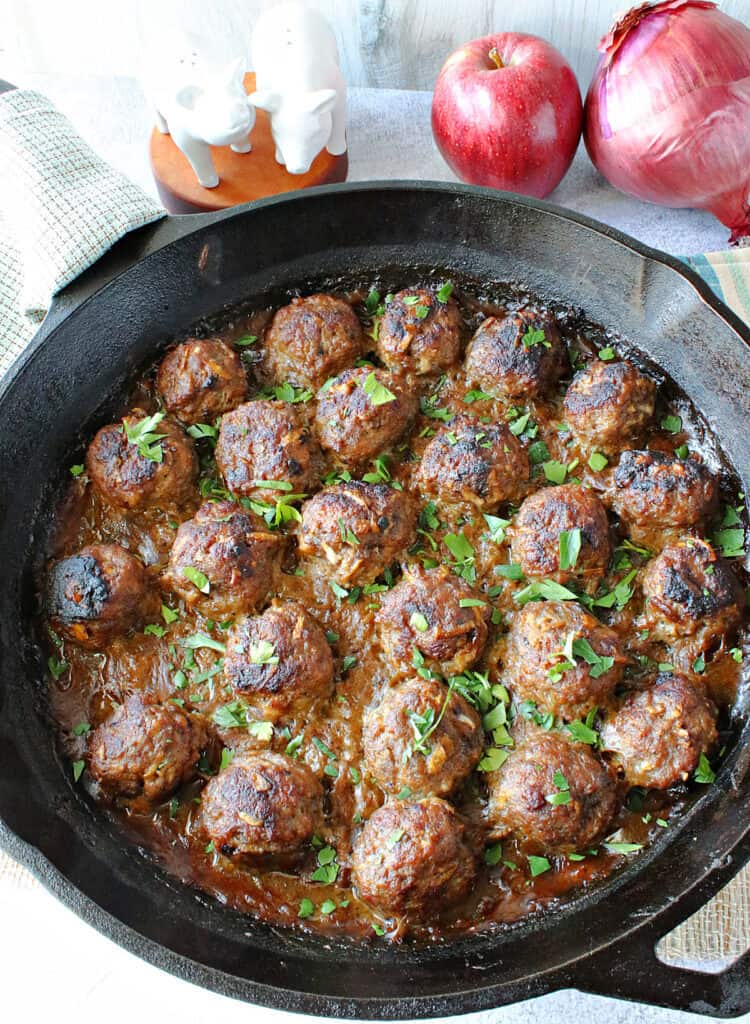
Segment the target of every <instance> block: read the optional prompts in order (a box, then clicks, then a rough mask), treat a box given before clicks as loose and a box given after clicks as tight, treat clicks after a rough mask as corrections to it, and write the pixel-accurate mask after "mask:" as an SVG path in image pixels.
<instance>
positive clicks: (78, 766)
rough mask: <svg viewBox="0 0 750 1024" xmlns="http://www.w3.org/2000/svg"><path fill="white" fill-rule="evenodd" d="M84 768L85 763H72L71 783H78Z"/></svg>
mask: <svg viewBox="0 0 750 1024" xmlns="http://www.w3.org/2000/svg"><path fill="white" fill-rule="evenodd" d="M85 767H86V763H85V761H74V762H73V782H78V780H79V779H80V777H81V776H82V775H83V769H84V768H85Z"/></svg>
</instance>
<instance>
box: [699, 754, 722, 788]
mask: <svg viewBox="0 0 750 1024" xmlns="http://www.w3.org/2000/svg"><path fill="white" fill-rule="evenodd" d="M693 778H694V779H695V781H696V782H701V783H703V784H704V785H706V786H707V785H710V784H711V783H712V782H715V781H716V772H715V771H714V770H713V768H712V767H711V764H710V762H709V760H708V758H707V757H706V755H705V754H701V756H700V757H699V758H698V767H697V768H696V769H695V774H694V775H693Z"/></svg>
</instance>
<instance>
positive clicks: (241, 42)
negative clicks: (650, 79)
mask: <svg viewBox="0 0 750 1024" xmlns="http://www.w3.org/2000/svg"><path fill="white" fill-rule="evenodd" d="M272 2H273V0H66V2H64V3H61V2H60V0H0V77H3V76H5V77H11V75H12V74H13V72H14V70H17V69H18V70H20V71H21V72H61V73H75V74H95V75H113V74H114V75H138V74H139V73H140V64H141V61H142V59H143V57H144V56H146V57H148V53H149V51H150V47H151V45H153V43H154V42H155V41H156V42H157V43H158V41H159V40H160V39H164V38H166V37H169V38H174V37H175V34H176V33H177V32H180V31H192V32H193V33H195V34H197V35H199V36H200V37H201V38H202V39H204V40H205V41H206V43H207V45H209V46H210V47H211V50H212V52H214V51H215V52H218V53H219V54H225V53H226V54H227V55H235V54H236V55H238V54H240V53H242V52H244V53H245V54H246V56H247V58H248V59H249V38H250V32H251V30H252V25H253V23H254V21H255V19H256V18H257V15H258V13H259V12H260V11H261V10H263V9H264V8H265V7H267V6H270V5H271V3H272ZM632 2H635V0H632ZM629 5H630V0H312V3H311V6H313V7H317V8H318V9H319V10H321V11H322V12H323V13H324V14H325V15H326V16H327V17H328V18H329V20H330V21H331V23H332V25H333V27H334V29H335V31H336V35H337V37H338V41H339V47H340V51H341V59H342V65H343V69H344V74H345V76H346V78H347V81H348V82H349V83H350V84H351V85H362V86H375V87H379V88H391V89H431V88H432V86H433V85H434V82H435V78H436V76H437V73H438V71H439V70H440V67H441V65H442V63H443V61H444V59H445V58H446V57H447V56H448V54H449V53H450V52H451V51H452V50H453V49H455V48H456V47H457V46H458V45H460V44H461V43H463V42H466V41H467V40H468V39H472V38H474V37H476V36H480V35H484V34H486V33H489V32H493V31H522V32H531V33H534V34H536V35H541V36H544V37H545V38H547V39H549V40H550V41H552V42H553V43H554V44H555V45H556V46H557V47H558V49H560V50H561V51H562V53H563V54H564V55H565V56H566V57H567V59H568V60H569V61H570V62H571V64H572V65H573V68H574V70H575V72H576V74H577V76H578V80H579V82H580V83H581V88H582V89H583V90H584V91H585V89H586V87H587V85H588V82H589V81H590V78H591V75H592V72H593V69H594V66H595V63H596V59H597V51H596V46H597V43H598V41H599V39H600V38H601V36H602V35H603V34H604V33H605V32H606V30H607V28H608V27H609V24H610V22H611V20H612V15H613V12H614V11H618V10H621V9H623V8H627V7H628V6H629ZM720 6H721V8H722V9H723V10H724V11H726V13H727V14H730V15H732V16H733V17H736V18H740V19H741V20H742V21H744V22H746V23H747V24H750V0H722V3H721V5H720Z"/></svg>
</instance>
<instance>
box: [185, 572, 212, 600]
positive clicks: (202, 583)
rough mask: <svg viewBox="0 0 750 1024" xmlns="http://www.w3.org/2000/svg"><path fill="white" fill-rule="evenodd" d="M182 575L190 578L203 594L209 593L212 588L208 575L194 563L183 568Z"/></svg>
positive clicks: (187, 578)
mask: <svg viewBox="0 0 750 1024" xmlns="http://www.w3.org/2000/svg"><path fill="white" fill-rule="evenodd" d="M182 575H183V576H184V577H185V579H186V580H190V582H191V583H192V584H193V586H194V587H197V588H198V590H200V592H201V594H207V593H208V592H209V591H210V589H211V584H210V582H209V579H208V576H206V574H205V573H203V572H201V571H200V569H196V568H195V567H194V566H192V565H186V566H184V567H183V569H182Z"/></svg>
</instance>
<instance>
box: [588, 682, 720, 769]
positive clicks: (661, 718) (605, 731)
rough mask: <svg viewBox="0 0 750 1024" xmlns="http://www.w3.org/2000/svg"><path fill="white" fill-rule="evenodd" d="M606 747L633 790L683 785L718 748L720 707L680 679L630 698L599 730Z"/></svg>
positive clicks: (631, 695) (660, 683)
mask: <svg viewBox="0 0 750 1024" xmlns="http://www.w3.org/2000/svg"><path fill="white" fill-rule="evenodd" d="M601 739H602V747H603V749H604V750H605V751H608V752H609V753H610V755H611V758H612V761H613V762H614V763H615V764H616V765H618V766H619V767H620V768H621V769H622V771H623V773H624V775H625V778H626V780H627V782H628V785H630V786H644V787H645V788H646V789H668V788H669V786H672V785H674V783H675V782H684V781H686V780H687V779H688V777H689V775H690V772H692V771H693V769H694V768H695V767H696V765H697V764H698V760H699V758H700V755H701V754H707V753H708V752H709V751H710V750H711V749H712V748H713V747H714V745H715V743H716V739H717V732H716V708H715V707H714V705H713V704H712V703H711V701H710V700H709V699H708V697H706V696H705V695H704V694H703V693H701V692H700V691H699V690H698V689H697V688H696V687H695V686H693V684H692V683H690V682H689V681H688V680H687V679H685V678H683V677H682V676H676V675H674V676H667V677H666V678H662V679H660V681H659V682H657V683H656V684H655V685H654V686H652V687H651V688H650V689H648V690H636V691H633V692H632V693H630V694H628V695H627V696H626V697H625V699H624V700H623V702H622V705H621V706H620V709H619V711H617V713H616V714H614V715H613V716H612V717H611V718H608V719H607V721H606V722H605V723H604V725H603V726H602V729H601Z"/></svg>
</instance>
